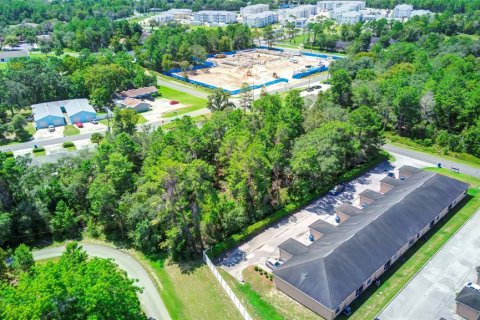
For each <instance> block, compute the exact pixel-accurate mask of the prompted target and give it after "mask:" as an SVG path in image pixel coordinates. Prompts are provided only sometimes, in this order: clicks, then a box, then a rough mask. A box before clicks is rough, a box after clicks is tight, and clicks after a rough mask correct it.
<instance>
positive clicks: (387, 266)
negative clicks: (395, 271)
mask: <svg viewBox="0 0 480 320" xmlns="http://www.w3.org/2000/svg"><path fill="white" fill-rule="evenodd" d="M390 263H391V262H390V260H388V261H387V262H386V263H385V264H384V265H383V270H387V269H388V268H390Z"/></svg>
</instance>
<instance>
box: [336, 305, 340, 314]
mask: <svg viewBox="0 0 480 320" xmlns="http://www.w3.org/2000/svg"><path fill="white" fill-rule="evenodd" d="M339 312H340V306H338V307H337V309H335V314H338V313H339Z"/></svg>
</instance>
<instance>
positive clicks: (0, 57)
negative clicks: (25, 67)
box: [0, 50, 28, 62]
mask: <svg viewBox="0 0 480 320" xmlns="http://www.w3.org/2000/svg"><path fill="white" fill-rule="evenodd" d="M15 58H28V52H27V51H23V50H12V51H0V62H9V61H10V60H12V59H15Z"/></svg>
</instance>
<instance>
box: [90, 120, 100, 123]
mask: <svg viewBox="0 0 480 320" xmlns="http://www.w3.org/2000/svg"><path fill="white" fill-rule="evenodd" d="M90 122H91V123H93V124H98V120H97V119H92V120H91V121H90Z"/></svg>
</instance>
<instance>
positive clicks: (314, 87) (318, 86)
mask: <svg viewBox="0 0 480 320" xmlns="http://www.w3.org/2000/svg"><path fill="white" fill-rule="evenodd" d="M313 89H322V86H320V85H317V86H313Z"/></svg>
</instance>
